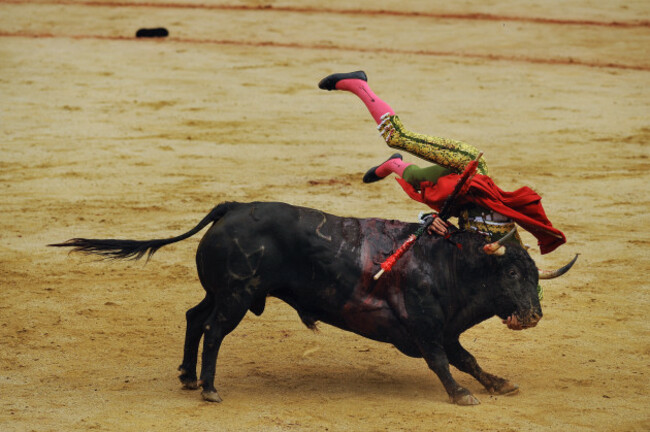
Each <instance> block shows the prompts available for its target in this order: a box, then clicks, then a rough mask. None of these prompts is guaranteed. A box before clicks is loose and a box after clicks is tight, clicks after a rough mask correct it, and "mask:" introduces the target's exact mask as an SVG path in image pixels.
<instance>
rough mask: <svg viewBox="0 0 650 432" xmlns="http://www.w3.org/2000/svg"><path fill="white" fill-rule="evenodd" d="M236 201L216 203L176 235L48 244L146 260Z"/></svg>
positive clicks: (221, 214)
mask: <svg viewBox="0 0 650 432" xmlns="http://www.w3.org/2000/svg"><path fill="white" fill-rule="evenodd" d="M236 205H237V203H234V202H225V203H221V204H219V205H217V206H216V207H215V208H213V209H212V210H211V211H210V213H208V214H207V215H206V216H205V217H204V218H203V220H201V222H199V223H198V225H196V226H195V227H194V228H192V229H191V230H189V231H188V232H186V233H185V234H181V235H179V236H177V237H172V238H168V239H157V240H144V241H140V240H115V239H85V238H73V239H70V240H68V241H65V242H63V243H55V244H50V245H48V246H54V247H71V248H73V249H72V251H71V252H83V253H87V254H95V255H100V256H102V257H103V258H105V259H130V260H138V259H140V258H142V257H143V256H144V255H147V260H148V259H149V258H151V256H152V255H153V254H154V253H156V251H157V250H158V249H160V248H161V247H163V246H166V245H168V244H171V243H176V242H179V241H181V240H185V239H186V238H189V237H192V236H193V235H194V234H196V233H198V232H199V231H201V230H202V229H203V228H205V227H206V226H207V225H208V224H210V223H212V222H216V221H218V220H219V219H221V218H222V217H223V216H224V215H225V214H226V213H228V212H229V211H230V210H231V209H232V208H233V207H234V206H236Z"/></svg>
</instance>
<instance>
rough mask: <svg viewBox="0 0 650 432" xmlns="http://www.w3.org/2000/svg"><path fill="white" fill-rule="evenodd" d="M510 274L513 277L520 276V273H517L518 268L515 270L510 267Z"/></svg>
mask: <svg viewBox="0 0 650 432" xmlns="http://www.w3.org/2000/svg"><path fill="white" fill-rule="evenodd" d="M508 276H510V277H511V278H516V277H517V276H518V274H517V270H515V269H510V270H509V271H508Z"/></svg>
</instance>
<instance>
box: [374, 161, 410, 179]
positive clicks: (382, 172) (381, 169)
mask: <svg viewBox="0 0 650 432" xmlns="http://www.w3.org/2000/svg"><path fill="white" fill-rule="evenodd" d="M409 165H412V164H410V163H408V162H404V161H403V160H402V159H400V158H393V159H388V160H387V161H386V162H384V163H383V164H381V165H379V166H378V167H377V168H376V169H375V174H377V177H382V178H383V177H386V176H388V175H389V174H390V173H395V174H397V175H398V176H400V177H402V174H404V170H405V169H406V167H408V166H409Z"/></svg>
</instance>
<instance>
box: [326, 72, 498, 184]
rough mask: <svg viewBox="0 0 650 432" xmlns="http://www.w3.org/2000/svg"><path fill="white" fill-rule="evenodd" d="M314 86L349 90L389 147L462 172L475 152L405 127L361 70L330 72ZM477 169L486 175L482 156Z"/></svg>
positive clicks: (468, 147) (464, 146)
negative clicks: (362, 104)
mask: <svg viewBox="0 0 650 432" xmlns="http://www.w3.org/2000/svg"><path fill="white" fill-rule="evenodd" d="M318 86H319V87H320V88H321V89H323V90H342V91H349V92H351V93H353V94H355V95H356V96H357V97H358V98H359V99H361V101H362V102H363V103H364V104H365V105H366V108H367V109H368V111H369V112H370V115H372V118H373V119H374V120H375V122H376V123H377V124H378V126H377V128H378V129H379V132H380V134H381V135H382V137H383V138H384V140H385V141H386V144H388V146H389V147H392V148H397V149H400V150H404V151H407V152H409V153H411V154H413V155H415V156H418V157H420V158H422V159H424V160H427V161H429V162H432V163H434V164H438V165H440V166H442V167H444V168H447V169H449V170H451V171H452V172H456V173H460V172H462V171H463V170H464V169H465V167H466V166H467V164H469V163H470V162H471V161H472V160H474V159H475V158H476V156H477V155H478V153H479V151H478V150H477V149H476V148H475V147H473V146H471V145H469V144H467V143H464V142H462V141H456V140H452V139H448V138H439V137H433V136H428V135H421V134H416V133H413V132H410V131H408V130H406V129H405V128H404V126H403V125H402V122H401V121H400V120H399V118H398V117H397V116H396V115H395V111H393V109H392V108H391V107H390V105H388V104H387V103H386V102H384V101H383V100H382V99H380V98H379V97H378V96H377V95H376V94H375V93H374V92H373V91H372V89H371V88H370V86H369V85H368V82H367V77H366V74H365V73H364V72H363V71H357V72H350V73H337V74H332V75H329V76H327V77H325V78H323V79H322V80H321V82H320V83H319V84H318ZM478 172H479V173H480V174H485V175H487V174H488V169H487V164H486V163H485V160H484V159H483V158H481V160H480V161H479V168H478Z"/></svg>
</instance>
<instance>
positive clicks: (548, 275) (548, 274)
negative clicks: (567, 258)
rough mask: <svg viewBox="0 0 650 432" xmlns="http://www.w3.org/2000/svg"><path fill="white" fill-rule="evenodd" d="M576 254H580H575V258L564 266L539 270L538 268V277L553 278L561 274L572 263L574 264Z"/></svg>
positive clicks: (569, 267)
mask: <svg viewBox="0 0 650 432" xmlns="http://www.w3.org/2000/svg"><path fill="white" fill-rule="evenodd" d="M578 255H580V254H576V256H575V258H573V259H572V260H571V262H570V263H568V264H567V265H565V266H564V267H561V268H559V269H557V270H539V269H538V270H539V278H540V279H555V278H556V277H560V276H562V275H563V274H564V273H566V272H568V271H569V269H571V267H573V264H575V262H576V261H577V259H578Z"/></svg>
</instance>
